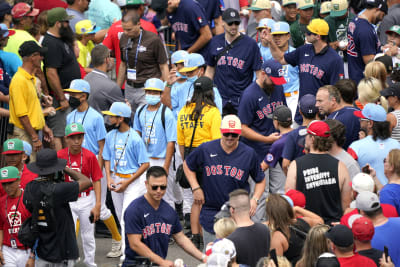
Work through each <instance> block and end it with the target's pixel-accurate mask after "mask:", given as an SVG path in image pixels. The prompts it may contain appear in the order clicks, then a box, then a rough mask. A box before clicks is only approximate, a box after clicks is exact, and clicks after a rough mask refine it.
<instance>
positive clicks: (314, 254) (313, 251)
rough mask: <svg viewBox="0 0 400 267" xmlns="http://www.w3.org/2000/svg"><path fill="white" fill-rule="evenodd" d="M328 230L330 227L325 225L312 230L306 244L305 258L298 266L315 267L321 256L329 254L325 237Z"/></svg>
mask: <svg viewBox="0 0 400 267" xmlns="http://www.w3.org/2000/svg"><path fill="white" fill-rule="evenodd" d="M328 229H329V226H328V225H325V224H320V225H316V226H314V227H313V228H311V229H310V231H309V232H308V234H307V237H306V241H305V242H304V247H303V256H302V257H301V259H300V260H299V261H298V263H297V266H301V267H314V264H315V262H316V261H317V259H318V257H319V255H321V254H322V253H324V252H329V250H328V242H327V239H326V237H325V232H326V231H328Z"/></svg>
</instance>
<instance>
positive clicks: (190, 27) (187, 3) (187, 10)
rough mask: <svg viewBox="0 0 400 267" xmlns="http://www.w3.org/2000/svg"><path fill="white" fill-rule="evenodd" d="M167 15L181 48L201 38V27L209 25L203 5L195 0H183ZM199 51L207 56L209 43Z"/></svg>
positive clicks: (187, 47) (185, 48)
mask: <svg viewBox="0 0 400 267" xmlns="http://www.w3.org/2000/svg"><path fill="white" fill-rule="evenodd" d="M167 17H168V21H169V23H171V26H172V30H173V31H174V32H175V39H176V40H177V41H178V43H179V44H180V49H181V50H187V49H189V48H190V47H191V46H192V45H193V44H194V43H195V42H196V41H197V39H198V38H199V36H200V28H202V27H204V26H206V25H208V21H207V18H206V16H205V14H204V9H203V7H202V6H201V5H200V4H199V3H198V2H197V1H194V0H181V1H180V3H179V6H178V8H177V9H176V11H175V12H174V13H168V14H167ZM177 48H179V46H177ZM197 53H199V54H202V56H203V57H206V53H207V45H206V46H204V47H203V48H202V49H200V50H198V51H197Z"/></svg>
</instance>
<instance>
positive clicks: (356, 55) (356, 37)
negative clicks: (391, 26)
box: [332, 17, 380, 84]
mask: <svg viewBox="0 0 400 267" xmlns="http://www.w3.org/2000/svg"><path fill="white" fill-rule="evenodd" d="M347 39H348V40H349V42H348V43H347V55H348V57H347V62H348V64H349V77H350V79H352V80H353V81H355V82H356V84H358V82H359V81H360V80H361V79H362V78H364V69H365V63H364V60H363V56H366V55H376V54H377V53H378V52H379V47H380V42H379V38H378V35H377V34H376V31H375V27H374V26H373V25H372V24H371V23H369V22H368V20H366V19H362V18H359V17H356V18H354V19H353V20H352V21H351V22H350V23H349V26H348V28H347ZM332 84H333V83H332Z"/></svg>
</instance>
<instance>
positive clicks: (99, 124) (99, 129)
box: [95, 117, 107, 141]
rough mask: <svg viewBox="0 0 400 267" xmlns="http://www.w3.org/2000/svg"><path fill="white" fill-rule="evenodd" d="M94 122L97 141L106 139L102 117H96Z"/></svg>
mask: <svg viewBox="0 0 400 267" xmlns="http://www.w3.org/2000/svg"><path fill="white" fill-rule="evenodd" d="M95 120H96V121H95V124H96V134H97V141H100V140H103V139H105V138H106V135H107V131H106V127H105V126H104V120H103V118H102V117H96V119H95Z"/></svg>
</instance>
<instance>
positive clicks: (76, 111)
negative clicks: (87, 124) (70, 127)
mask: <svg viewBox="0 0 400 267" xmlns="http://www.w3.org/2000/svg"><path fill="white" fill-rule="evenodd" d="M89 108H90V107H88V109H87V110H86V111H85V114H84V115H83V119H82V123H81V124H82V125H83V122H84V121H85V118H86V114H87V113H88V111H89ZM76 113H78V110H75V114H74V122H76V120H75V117H76ZM68 153H69V152H68Z"/></svg>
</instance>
